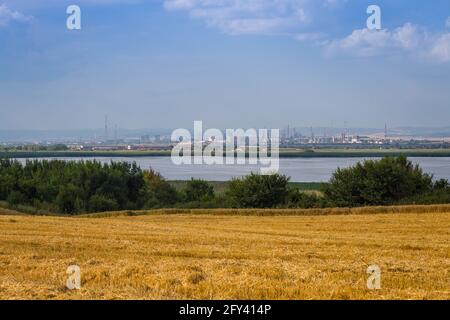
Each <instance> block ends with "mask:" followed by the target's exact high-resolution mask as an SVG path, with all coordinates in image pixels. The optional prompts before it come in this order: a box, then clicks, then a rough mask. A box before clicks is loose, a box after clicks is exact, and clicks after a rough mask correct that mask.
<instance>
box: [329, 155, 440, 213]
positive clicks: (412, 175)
mask: <svg viewBox="0 0 450 320" xmlns="http://www.w3.org/2000/svg"><path fill="white" fill-rule="evenodd" d="M431 187H432V176H430V175H428V174H425V173H423V171H422V169H421V168H420V167H419V166H418V165H416V166H414V165H413V164H412V162H411V161H409V160H407V158H406V157H404V156H400V157H385V158H383V159H381V160H367V161H364V162H360V163H358V164H356V165H355V166H354V167H351V168H346V169H338V170H336V172H334V174H333V176H332V178H331V180H330V183H329V184H328V185H327V186H326V187H325V190H324V193H325V196H326V198H327V199H328V200H330V201H331V202H332V203H333V204H335V205H336V206H359V205H388V204H393V203H395V202H397V201H399V200H400V199H403V198H407V197H411V196H414V195H416V194H420V193H424V192H427V191H428V190H430V189H431Z"/></svg>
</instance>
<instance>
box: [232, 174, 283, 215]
mask: <svg viewBox="0 0 450 320" xmlns="http://www.w3.org/2000/svg"><path fill="white" fill-rule="evenodd" d="M288 182H289V178H288V177H286V176H285V175H280V174H271V175H260V174H255V173H252V174H250V175H249V176H246V177H243V178H236V179H233V180H232V181H231V182H230V183H229V185H228V190H227V191H226V194H227V196H228V197H229V198H230V200H231V201H232V203H233V205H234V206H236V207H241V208H274V207H276V206H279V205H283V204H284V203H285V201H286V197H287V195H288V192H289V190H288Z"/></svg>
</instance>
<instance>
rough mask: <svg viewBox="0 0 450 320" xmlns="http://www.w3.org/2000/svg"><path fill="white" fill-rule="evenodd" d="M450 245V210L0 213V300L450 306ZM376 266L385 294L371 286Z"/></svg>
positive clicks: (382, 290)
mask: <svg viewBox="0 0 450 320" xmlns="http://www.w3.org/2000/svg"><path fill="white" fill-rule="evenodd" d="M422 211H423V210H422ZM449 241H450V212H447V213H446V212H440V213H414V212H411V213H396V214H379V215H374V214H372V215H364V214H358V215H329V216H307V215H305V216H272V217H271V216H221V215H210V216H209V215H205V214H203V215H186V214H185V215H148V216H135V217H127V216H110V217H98V218H92V219H89V218H64V217H37V216H20V215H15V216H9V215H4V216H0V298H1V299H449V298H450V274H449V270H450V257H449V254H450V243H449ZM374 264H376V265H378V266H379V267H380V268H381V272H382V274H381V290H368V289H367V285H366V281H367V278H368V276H369V275H368V274H367V273H366V271H367V268H368V266H370V265H374ZM70 265H78V266H79V267H80V268H81V289H80V290H68V289H67V288H66V286H65V284H66V279H67V274H66V270H67V267H68V266H70Z"/></svg>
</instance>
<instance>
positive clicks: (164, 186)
mask: <svg viewBox="0 0 450 320" xmlns="http://www.w3.org/2000/svg"><path fill="white" fill-rule="evenodd" d="M144 181H145V185H146V191H147V199H148V200H147V202H146V204H145V207H147V208H160V207H165V206H173V205H174V204H175V203H177V201H178V193H177V190H176V189H175V188H174V187H173V186H172V185H170V183H169V182H167V181H166V180H165V179H164V178H163V177H162V176H161V174H159V173H158V172H156V171H154V170H149V171H145V172H144Z"/></svg>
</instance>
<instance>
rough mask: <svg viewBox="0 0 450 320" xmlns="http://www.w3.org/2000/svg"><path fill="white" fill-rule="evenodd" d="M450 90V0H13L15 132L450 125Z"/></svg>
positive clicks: (3, 88) (4, 20)
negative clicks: (377, 21)
mask: <svg viewBox="0 0 450 320" xmlns="http://www.w3.org/2000/svg"><path fill="white" fill-rule="evenodd" d="M71 4H77V5H79V6H80V8H81V11H82V29H81V30H79V31H78V30H75V31H69V30H67V28H66V19H67V17H68V15H67V14H66V8H67V6H68V5H71ZM371 4H376V5H379V6H380V8H381V13H382V30H380V31H369V30H367V29H366V20H367V18H368V14H367V13H366V9H367V7H368V5H371ZM449 88H450V2H449V1H448V0H434V1H406V0H389V1H364V0H259V1H256V0H247V1H242V0H170V1H169V0H166V1H163V0H161V1H159V0H141V1H140V0H78V1H76V0H71V1H65V0H47V1H35V0H0V112H1V117H0V128H1V129H27V128H31V129H83V128H97V127H101V126H102V122H103V117H104V115H105V114H108V115H109V119H110V121H111V123H117V124H118V126H119V127H123V128H161V127H169V128H175V127H189V128H190V127H192V123H193V121H194V120H203V121H204V122H205V125H206V126H209V127H220V128H224V127H228V128H236V127H257V128H260V127H266V126H267V127H281V126H284V125H287V124H290V125H291V126H334V127H339V126H341V127H342V126H343V125H344V122H347V124H348V125H349V126H351V127H383V126H384V123H386V122H387V123H388V124H389V126H446V125H448V124H449V120H450V90H449Z"/></svg>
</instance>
